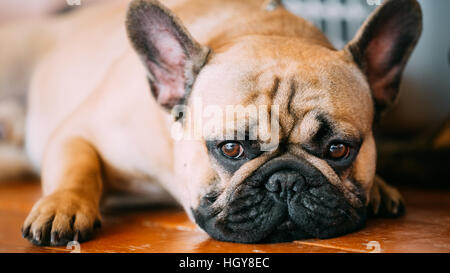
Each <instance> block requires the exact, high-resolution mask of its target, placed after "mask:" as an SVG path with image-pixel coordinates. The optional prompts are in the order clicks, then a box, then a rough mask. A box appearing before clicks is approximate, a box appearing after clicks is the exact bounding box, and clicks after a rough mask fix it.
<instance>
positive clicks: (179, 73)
mask: <svg viewBox="0 0 450 273" xmlns="http://www.w3.org/2000/svg"><path fill="white" fill-rule="evenodd" d="M149 29H151V33H150V35H151V36H152V39H151V40H152V41H153V45H154V47H155V48H157V50H158V53H159V56H158V57H157V62H158V63H153V62H150V61H149V62H148V64H147V65H148V66H149V70H150V71H151V73H152V74H153V76H154V77H155V79H156V82H155V85H154V88H156V90H152V91H153V92H154V94H155V96H156V98H157V101H158V103H160V104H161V105H165V106H170V107H171V106H173V104H176V103H177V102H178V101H180V100H181V99H182V98H183V97H184V93H185V86H184V84H185V81H186V79H185V74H184V73H185V72H184V69H185V64H186V54H185V52H184V51H183V48H182V47H181V45H180V43H179V42H178V41H177V40H176V38H175V37H174V35H173V34H172V33H170V32H169V30H167V29H166V28H163V27H159V28H157V27H154V26H153V27H151V28H149Z"/></svg>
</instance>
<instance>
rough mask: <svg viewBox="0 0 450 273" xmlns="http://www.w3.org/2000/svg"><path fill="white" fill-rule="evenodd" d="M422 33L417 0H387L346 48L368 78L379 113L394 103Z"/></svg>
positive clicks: (420, 15) (420, 14)
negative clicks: (407, 65)
mask: <svg viewBox="0 0 450 273" xmlns="http://www.w3.org/2000/svg"><path fill="white" fill-rule="evenodd" d="M421 31H422V12H421V9H420V6H419V4H418V3H417V1H416V0H387V1H385V3H384V4H383V5H381V6H380V7H378V9H377V10H375V12H374V13H373V14H372V15H371V16H370V17H369V18H368V19H367V20H366V22H365V23H364V24H363V26H362V27H361V28H360V30H359V31H358V33H357V34H356V36H355V38H353V40H352V41H350V43H349V44H348V45H347V46H346V47H345V49H344V50H347V51H348V52H350V54H351V55H352V56H353V59H354V61H355V62H356V64H357V65H358V66H359V67H360V69H361V70H362V71H363V72H364V74H365V75H366V77H367V80H368V82H369V84H370V87H371V89H372V95H373V99H374V101H375V108H376V111H377V113H380V112H381V111H383V110H385V109H386V108H388V107H389V106H391V105H392V104H393V103H394V102H395V100H396V98H397V95H398V89H399V86H400V81H401V77H402V73H403V70H404V68H405V65H406V62H407V61H408V58H409V56H410V55H411V53H412V51H413V49H414V47H415V45H416V43H417V41H418V39H419V37H420V34H421Z"/></svg>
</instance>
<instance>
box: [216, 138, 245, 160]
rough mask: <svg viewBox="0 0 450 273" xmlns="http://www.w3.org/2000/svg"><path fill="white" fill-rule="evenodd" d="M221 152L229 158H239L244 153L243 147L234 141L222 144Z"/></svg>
mask: <svg viewBox="0 0 450 273" xmlns="http://www.w3.org/2000/svg"><path fill="white" fill-rule="evenodd" d="M221 150H222V153H223V154H224V155H225V156H227V157H230V158H239V157H240V156H241V155H242V154H243V153H244V148H243V147H242V145H241V144H239V143H236V142H228V143H225V144H224V145H222V148H221Z"/></svg>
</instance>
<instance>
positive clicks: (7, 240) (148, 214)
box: [0, 182, 450, 253]
mask: <svg viewBox="0 0 450 273" xmlns="http://www.w3.org/2000/svg"><path fill="white" fill-rule="evenodd" d="M401 190H402V193H403V194H404V197H405V199H406V203H407V214H406V215H405V216H404V217H402V218H399V219H370V220H369V221H368V223H367V226H366V227H365V228H364V229H362V230H360V231H357V232H355V233H352V234H348V235H346V236H342V237H338V238H333V239H327V240H317V239H311V240H303V241H295V242H292V243H280V244H236V243H224V242H218V241H215V240H213V239H211V238H209V237H208V235H207V234H205V233H204V232H202V231H201V230H199V229H197V228H196V226H195V225H194V224H193V223H191V222H190V221H189V220H188V218H187V217H186V215H185V213H184V212H183V211H180V210H179V209H176V208H167V207H166V208H161V207H158V208H139V209H121V210H113V211H109V212H107V213H106V214H104V215H103V218H104V219H103V220H104V221H103V226H102V229H101V231H100V232H99V233H98V234H97V235H96V237H95V238H94V240H92V241H89V242H86V243H83V244H81V248H80V250H81V252H307V253H309V252H321V253H324V252H325V253H326V252H371V251H379V252H450V192H448V191H439V190H417V189H408V188H406V189H405V188H403V189H401ZM40 194H41V193H40V185H39V183H38V182H11V183H3V184H1V185H0V252H70V251H72V250H71V249H66V248H65V247H36V246H33V245H32V244H30V243H29V242H28V241H26V240H25V239H23V238H22V237H21V234H20V227H21V225H22V222H23V220H24V219H25V217H26V215H27V213H28V211H29V210H30V208H31V207H32V205H33V204H34V202H35V201H36V200H37V199H38V198H39V197H40Z"/></svg>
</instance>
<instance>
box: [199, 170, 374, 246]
mask: <svg viewBox="0 0 450 273" xmlns="http://www.w3.org/2000/svg"><path fill="white" fill-rule="evenodd" d="M295 166H296V169H292V168H287V169H277V170H275V172H271V173H270V174H269V175H267V174H263V175H261V173H259V174H256V175H253V176H252V177H249V178H248V179H247V180H246V181H245V182H244V183H241V184H240V185H239V186H238V187H237V188H236V189H235V190H234V191H233V195H232V196H230V197H229V198H228V201H227V203H226V204H225V205H224V206H222V207H221V208H220V209H218V206H217V203H216V202H217V200H216V198H215V196H217V194H212V195H208V196H205V197H204V198H202V200H201V202H200V205H199V207H198V208H197V209H194V210H193V215H194V217H195V220H196V222H197V224H198V225H199V226H200V227H201V228H203V229H204V230H205V231H206V232H207V233H208V234H209V235H210V236H211V237H213V238H215V239H217V240H221V241H231V242H239V243H276V242H287V241H293V240H300V239H306V238H330V237H335V236H339V235H343V234H346V233H349V232H352V231H354V230H357V229H359V228H361V227H362V226H363V225H364V223H365V220H366V209H365V207H364V206H362V207H359V208H355V207H353V206H352V205H351V204H350V203H349V202H348V201H347V199H346V198H345V197H344V195H343V194H342V193H341V192H340V191H339V190H338V189H337V188H336V187H335V186H333V185H332V184H331V183H329V182H328V180H327V179H326V178H325V177H324V176H323V175H322V174H321V173H320V172H318V171H317V170H316V169H315V168H313V167H311V166H305V165H298V163H297V164H296V165H295ZM299 166H300V167H299ZM299 168H300V169H299ZM307 169H309V170H307ZM266 173H267V172H266ZM362 196H363V195H360V196H359V197H360V198H363V197H362ZM362 203H364V202H362Z"/></svg>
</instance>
